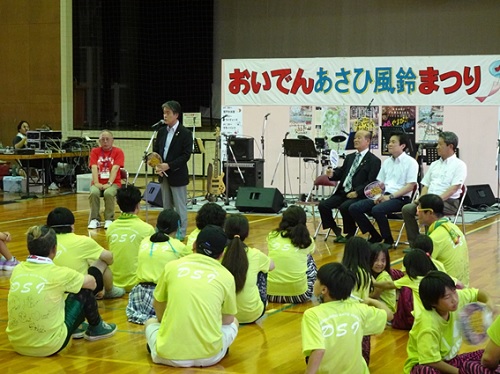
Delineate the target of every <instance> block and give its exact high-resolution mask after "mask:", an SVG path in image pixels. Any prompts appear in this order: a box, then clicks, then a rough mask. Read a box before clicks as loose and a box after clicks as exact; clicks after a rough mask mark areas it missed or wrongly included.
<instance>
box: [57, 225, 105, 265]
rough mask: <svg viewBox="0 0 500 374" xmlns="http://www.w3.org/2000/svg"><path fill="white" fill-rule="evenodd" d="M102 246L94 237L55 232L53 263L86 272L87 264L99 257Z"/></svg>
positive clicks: (102, 249)
mask: <svg viewBox="0 0 500 374" xmlns="http://www.w3.org/2000/svg"><path fill="white" fill-rule="evenodd" d="M102 251H104V248H103V247H101V246H100V245H99V243H97V242H96V241H95V240H94V239H92V238H90V237H88V236H85V235H77V234H75V233H67V234H57V253H56V257H54V260H53V261H54V264H56V265H59V266H66V267H69V268H70V269H73V270H76V271H77V272H79V273H82V274H87V270H88V268H89V266H90V265H91V264H92V263H93V262H95V261H96V260H98V259H99V257H100V256H101V253H102Z"/></svg>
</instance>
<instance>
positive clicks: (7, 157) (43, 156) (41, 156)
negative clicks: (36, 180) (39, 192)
mask: <svg viewBox="0 0 500 374" xmlns="http://www.w3.org/2000/svg"><path fill="white" fill-rule="evenodd" d="M89 153H90V152H89V151H78V152H51V153H35V154H33V155H23V154H8V153H4V154H0V160H3V161H17V160H26V166H27V168H28V172H27V173H26V175H27V180H26V195H25V196H21V198H22V199H27V198H30V197H38V196H36V195H34V194H31V195H30V178H29V175H30V173H29V170H30V161H31V160H46V162H47V163H46V162H44V168H45V169H46V170H47V169H50V167H47V165H49V164H48V163H50V161H51V160H53V159H62V158H77V157H88V156H89Z"/></svg>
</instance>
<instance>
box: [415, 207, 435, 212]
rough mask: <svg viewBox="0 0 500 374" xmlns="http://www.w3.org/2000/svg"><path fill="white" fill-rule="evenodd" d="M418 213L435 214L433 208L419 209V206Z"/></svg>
mask: <svg viewBox="0 0 500 374" xmlns="http://www.w3.org/2000/svg"><path fill="white" fill-rule="evenodd" d="M418 212H431V213H434V209H432V208H419V207H418V206H417V213H418Z"/></svg>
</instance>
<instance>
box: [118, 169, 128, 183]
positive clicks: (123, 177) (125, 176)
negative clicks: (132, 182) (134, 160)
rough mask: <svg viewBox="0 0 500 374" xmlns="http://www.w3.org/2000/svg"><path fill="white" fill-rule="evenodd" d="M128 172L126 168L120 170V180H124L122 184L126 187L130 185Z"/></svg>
mask: <svg viewBox="0 0 500 374" xmlns="http://www.w3.org/2000/svg"><path fill="white" fill-rule="evenodd" d="M128 177H129V175H128V170H127V169H125V168H120V178H121V180H122V184H124V185H125V186H126V185H127V184H128Z"/></svg>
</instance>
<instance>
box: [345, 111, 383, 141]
mask: <svg viewBox="0 0 500 374" xmlns="http://www.w3.org/2000/svg"><path fill="white" fill-rule="evenodd" d="M349 112H350V117H349V130H350V132H351V133H353V132H356V131H358V130H366V131H370V132H371V133H372V141H371V144H370V148H371V149H378V127H379V126H378V123H379V114H380V107H378V106H371V105H367V106H351V107H350V110H349ZM351 136H352V135H351Z"/></svg>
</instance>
